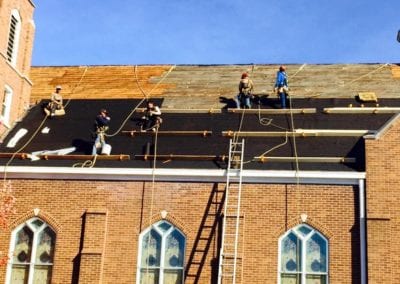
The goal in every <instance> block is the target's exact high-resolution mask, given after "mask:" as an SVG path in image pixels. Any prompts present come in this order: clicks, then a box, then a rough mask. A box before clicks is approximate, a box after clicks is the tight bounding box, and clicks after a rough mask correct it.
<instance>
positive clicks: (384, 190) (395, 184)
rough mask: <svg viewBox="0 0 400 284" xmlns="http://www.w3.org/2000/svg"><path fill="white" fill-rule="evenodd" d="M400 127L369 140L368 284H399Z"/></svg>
mask: <svg viewBox="0 0 400 284" xmlns="http://www.w3.org/2000/svg"><path fill="white" fill-rule="evenodd" d="M399 137H400V123H399V120H397V121H396V122H395V123H393V124H392V127H391V129H390V130H388V131H387V132H386V133H385V134H384V135H383V136H382V137H380V138H379V139H377V140H372V139H367V140H366V143H365V145H366V165H367V168H366V169H367V183H366V186H367V188H366V190H367V234H368V278H369V283H400V275H399V274H398V273H397V268H398V266H399V265H400V258H399V257H398V256H399V255H400V248H399V246H398V244H397V239H398V238H399V237H400V230H399V229H398V228H399V225H400V210H399V206H398V204H399V201H400V179H399V171H400V162H399V157H400V144H399Z"/></svg>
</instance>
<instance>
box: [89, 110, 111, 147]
mask: <svg viewBox="0 0 400 284" xmlns="http://www.w3.org/2000/svg"><path fill="white" fill-rule="evenodd" d="M110 120H111V118H110V117H109V116H108V112H107V110H106V109H104V108H103V109H101V110H100V112H99V114H98V115H97V116H96V119H95V131H96V140H95V141H94V145H93V150H92V155H96V154H97V151H98V149H102V148H103V146H104V145H105V144H106V141H105V133H106V131H107V130H108V123H109V122H110Z"/></svg>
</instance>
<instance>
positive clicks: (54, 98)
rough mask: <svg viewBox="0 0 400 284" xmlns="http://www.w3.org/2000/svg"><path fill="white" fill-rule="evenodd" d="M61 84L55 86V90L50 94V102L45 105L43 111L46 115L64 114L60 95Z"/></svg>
mask: <svg viewBox="0 0 400 284" xmlns="http://www.w3.org/2000/svg"><path fill="white" fill-rule="evenodd" d="M61 89H62V88H61V86H57V87H56V91H55V92H54V93H53V94H51V99H50V102H49V103H48V104H47V106H46V107H45V109H44V111H45V112H46V114H47V115H50V116H52V117H53V116H55V115H64V114H65V111H64V106H63V98H62V96H61Z"/></svg>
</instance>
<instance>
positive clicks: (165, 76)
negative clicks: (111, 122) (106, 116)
mask: <svg viewBox="0 0 400 284" xmlns="http://www.w3.org/2000/svg"><path fill="white" fill-rule="evenodd" d="M175 67H176V65H173V66H171V68H170V69H169V70H168V72H167V73H166V74H165V75H164V76H163V77H162V78H161V79H160V81H158V83H157V84H156V85H155V86H154V87H153V88H152V89H151V90H150V92H149V93H148V94H147V95H146V93H145V92H144V90H143V89H142V88H141V87H140V85H139V81H137V82H136V83H137V84H138V87H139V89H140V90H141V91H142V92H143V95H144V98H143V99H141V100H140V102H139V103H138V104H137V105H136V106H135V107H134V108H133V109H132V111H131V112H130V113H129V114H128V115H127V117H126V118H125V120H124V121H123V122H122V124H121V126H120V127H119V128H118V129H117V131H115V132H114V133H113V134H105V135H104V136H106V137H113V136H116V135H118V134H119V133H120V132H121V130H122V128H123V127H124V126H125V124H126V123H127V122H128V120H129V118H130V117H131V116H132V114H133V113H134V112H135V111H136V110H137V109H138V108H139V106H140V105H141V104H142V103H143V102H144V101H145V100H147V99H148V98H150V96H151V93H152V92H153V91H154V90H155V89H156V88H157V87H158V86H159V85H160V84H161V82H162V81H164V79H165V78H167V76H168V75H169V74H170V73H171V72H172V70H174V69H175ZM134 70H135V73H136V68H135V69H134ZM136 76H137V75H136Z"/></svg>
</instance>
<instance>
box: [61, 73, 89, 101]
mask: <svg viewBox="0 0 400 284" xmlns="http://www.w3.org/2000/svg"><path fill="white" fill-rule="evenodd" d="M87 70H88V67H87V66H85V70H84V71H83V74H82V76H81V78H80V79H79V81H78V83H76V84H75V86H74V88H72V90H71V94H70V96H69V98H68V100H67V102H66V103H65V104H64V109H65V108H67V106H68V105H69V103H70V102H71V100H72V97H73V95H74V93H75V89H76V88H77V87H78V86H80V84H81V83H82V80H83V78H84V77H85V75H86V72H87Z"/></svg>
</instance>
